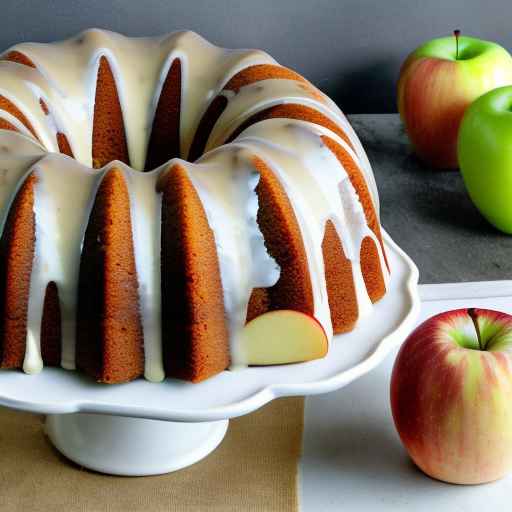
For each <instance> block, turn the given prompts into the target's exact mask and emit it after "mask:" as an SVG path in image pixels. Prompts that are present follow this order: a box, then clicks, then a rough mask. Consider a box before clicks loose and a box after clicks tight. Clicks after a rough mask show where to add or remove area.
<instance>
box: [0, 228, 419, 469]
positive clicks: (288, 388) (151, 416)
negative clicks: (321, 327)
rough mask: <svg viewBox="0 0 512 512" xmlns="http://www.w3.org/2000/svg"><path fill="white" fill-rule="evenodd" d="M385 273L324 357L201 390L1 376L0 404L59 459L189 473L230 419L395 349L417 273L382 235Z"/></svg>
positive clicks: (338, 382)
mask: <svg viewBox="0 0 512 512" xmlns="http://www.w3.org/2000/svg"><path fill="white" fill-rule="evenodd" d="M384 240H385V244H386V249H387V253H388V257H389V260H390V266H391V281H390V284H389V287H388V292H387V294H386V296H385V297H384V298H383V299H382V300H381V301H380V302H379V303H378V304H377V305H376V307H375V311H374V312H373V316H372V317H371V318H370V319H369V320H368V321H366V322H362V323H361V325H360V326H358V327H357V328H356V329H355V330H354V331H352V332H351V333H349V334H344V335H341V336H337V337H335V339H334V340H333V343H332V345H331V348H330V350H329V354H328V356H327V357H326V358H324V359H321V360H318V361H312V362H309V363H302V364H294V365H282V366H274V367H266V368H247V369H244V370H238V371H233V372H230V371H226V372H223V373H221V374H220V375H218V376H216V377H214V378H212V379H210V380H207V381H206V382H203V383H200V384H189V383H185V382H180V381H177V380H172V379H167V380H166V381H165V382H163V383H159V384H155V383H151V382H148V381H145V380H142V379H140V380H137V381H134V382H130V383H128V384H119V385H112V386H107V385H100V384H97V383H95V382H93V381H92V380H90V379H89V378H87V377H84V376H81V375H80V374H78V373H76V372H68V371H66V370H62V369H56V368H46V369H44V371H43V372H41V373H40V374H39V375H35V376H28V375H25V374H23V373H22V372H19V371H1V372H0V405H3V406H5V407H10V408H13V409H20V410H24V411H31V412H36V413H43V414H46V415H47V420H46V431H47V433H48V436H49V438H50V439H51V441H52V442H53V444H54V445H55V446H56V447H57V449H58V450H59V451H61V452H62V453H63V454H64V455H65V456H66V457H68V458H69V459H71V460H73V461H75V462H76V463H78V464H80V465H82V466H85V467H87V468H90V469H93V470H96V471H100V472H103V473H109V474H116V475H133V476H135V475H139V476H140V475H155V474H161V473H167V472H170V471H175V470H178V469H180V468H184V467H186V466H189V465H191V464H193V463H195V462H197V461H199V460H200V459H202V458H203V457H205V456H206V455H208V454H209V453H210V452H211V451H213V450H214V449H215V448H216V447H217V446H218V445H219V443H220V442H221V441H222V439H223V437H224V435H225V433H226V430H227V428H228V420H229V418H234V417H236V416H241V415H243V414H247V413H250V412H252V411H254V410H255V409H258V408H259V407H261V406H262V405H264V404H266V403H268V402H270V401H271V400H273V399H275V398H279V397H284V396H297V395H313V394H318V393H325V392H328V391H333V390H336V389H339V388H341V387H343V386H345V385H347V384H348V383H349V382H351V381H353V380H354V379H356V378H358V377H360V376H361V375H364V374H365V373H367V372H369V371H370V370H371V369H372V368H374V367H375V366H377V365H378V364H379V363H380V362H381V361H382V360H383V359H384V357H385V356H386V354H388V352H389V351H390V350H392V349H393V348H394V347H395V346H396V345H397V344H399V343H401V342H402V341H403V340H404V338H405V336H406V335H407V334H408V332H409V330H410V329H411V328H412V326H413V323H414V320H415V319H416V316H417V314H418V311H419V298H418V293H417V283H418V270H417V268H416V266H415V265H414V263H413V262H412V261H411V259H410V258H409V257H408V256H407V255H406V254H405V253H404V252H403V251H402V250H401V249H400V248H399V247H398V246H397V245H396V244H395V243H394V242H393V241H392V240H391V238H390V237H389V235H388V234H387V233H384Z"/></svg>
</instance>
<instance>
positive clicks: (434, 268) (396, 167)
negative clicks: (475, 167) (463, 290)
mask: <svg viewBox="0 0 512 512" xmlns="http://www.w3.org/2000/svg"><path fill="white" fill-rule="evenodd" d="M349 119H350V122H351V124H352V126H353V127H354V129H355V130H356V132H357V134H358V135H359V138H360V139H361V142H362V144H363V146H364V148H365V149H366V152H367V154H368V158H369V159H370V162H371V164H372V167H373V171H374V173H375V178H376V180H377V186H378V188H379V196H380V204H381V222H382V225H383V226H384V228H385V229H386V230H387V231H388V233H389V234H390V235H391V237H392V238H393V239H394V240H395V242H397V243H398V245H399V246H400V247H402V249H404V250H405V252H407V254H408V255H409V256H410V257H411V258H412V259H413V260H414V262H415V263H416V265H417V266H418V268H419V270H420V283H446V282H462V281H488V280H500V279H512V236H510V235H505V234H503V233H501V232H499V231H498V230H496V229H495V228H494V227H492V226H491V225H490V224H489V223H488V222H487V221H486V220H485V219H484V218H483V217H482V216H481V215H480V213H479V212H478V210H477V209H476V208H475V206H474V205H473V203H472V202H471V200H470V199H469V196H468V195H467V193H466V189H465V187H464V183H463V181H462V177H461V175H460V173H459V172H458V171H433V170H431V169H429V168H428V167H427V166H425V165H424V164H422V163H421V162H419V161H418V160H417V158H416V157H415V156H414V155H413V154H412V151H411V148H410V145H409V143H408V139H407V136H406V135H405V132H404V130H403V126H402V123H401V121H400V118H399V116H398V114H361V115H352V116H349Z"/></svg>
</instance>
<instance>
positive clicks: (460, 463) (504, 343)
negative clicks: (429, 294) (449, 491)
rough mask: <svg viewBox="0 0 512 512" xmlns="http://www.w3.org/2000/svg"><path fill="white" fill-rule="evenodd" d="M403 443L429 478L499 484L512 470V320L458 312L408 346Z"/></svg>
mask: <svg viewBox="0 0 512 512" xmlns="http://www.w3.org/2000/svg"><path fill="white" fill-rule="evenodd" d="M391 409H392V412H393V419H394V421H395V425H396V428H397V430H398V433H399V435H400V438H401V440H402V442H403V444H404V446H405V448H406V449H407V451H408V452H409V455H410V456H411V458H412V460H413V461H414V462H415V464H416V465H417V466H418V467H419V468H420V469H422V470H423V471H424V472H425V473H426V474H427V475H430V476H431V477H433V478H437V479H439V480H443V481H446V482H451V483H459V484H476V483H483V482H489V481H492V480H496V479H498V478H500V477H502V476H503V475H505V474H506V473H507V472H508V471H509V470H510V469H511V468H512V316H510V315H507V314H505V313H499V312H497V311H490V310H486V309H458V310H455V311H447V312H445V313H441V314H439V315H437V316H434V317H432V318H430V319H429V320H427V321H426V322H424V323H423V324H421V325H420V326H419V327H417V328H416V330H414V331H413V332H412V334H411V335H410V336H409V337H408V338H407V340H406V341H405V343H404V344H403V346H402V347H401V350H400V352H399V353H398V356H397V359H396V361H395V365H394V368H393V373H392V376H391Z"/></svg>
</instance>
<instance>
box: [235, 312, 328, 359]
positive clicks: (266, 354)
mask: <svg viewBox="0 0 512 512" xmlns="http://www.w3.org/2000/svg"><path fill="white" fill-rule="evenodd" d="M238 347H239V350H240V352H241V353H242V354H243V359H244V360H245V362H246V364H248V365H250V366H266V365H275V364H289V363H300V362H305V361H312V360H313V359H321V358H322V357H325V356H326V355H327V351H328V348H329V340H328V338H327V334H326V333H325V329H324V328H323V326H322V324H321V323H320V322H319V321H318V320H317V319H316V318H315V317H313V316H310V315H307V314H305V313H302V312H300V311H294V310H291V309H279V310H274V311H269V312H267V313H264V314H262V315H259V316H257V317H256V318H253V319H252V320H251V321H250V322H248V323H247V324H246V325H245V327H244V328H243V329H242V332H241V333H240V335H239V338H238Z"/></svg>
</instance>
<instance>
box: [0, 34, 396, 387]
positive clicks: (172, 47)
mask: <svg viewBox="0 0 512 512" xmlns="http://www.w3.org/2000/svg"><path fill="white" fill-rule="evenodd" d="M12 50H15V51H19V52H21V53H22V54H24V55H26V56H27V57H28V58H29V59H30V60H31V61H32V62H33V63H34V64H35V66H36V68H31V67H28V66H24V65H21V64H18V63H14V62H6V61H0V95H2V96H4V97H5V98H7V99H9V100H10V101H11V102H12V103H14V104H15V105H16V106H17V108H19V109H20V111H21V112H22V113H23V114H24V115H25V117H26V118H27V120H28V122H29V123H30V125H31V126H32V128H33V130H34V131H35V132H36V134H37V137H38V139H39V142H38V143H36V142H34V141H31V140H30V138H33V135H32V134H31V132H30V130H29V129H28V128H27V127H26V126H24V125H23V123H21V122H20V121H19V120H18V119H17V118H16V117H15V116H13V115H11V114H9V113H8V112H6V111H3V110H0V118H2V119H5V120H6V121H8V122H10V123H11V124H13V125H14V126H15V127H16V128H17V129H18V130H19V131H20V132H21V133H22V134H23V135H20V134H16V133H13V132H9V131H6V130H0V221H1V224H2V226H3V224H4V223H5V218H6V215H7V212H8V210H9V206H10V204H11V202H12V200H13V198H14V196H15V194H16V191H17V190H18V188H19V186H20V185H21V183H22V182H23V180H24V177H25V176H27V174H28V173H30V172H32V171H33V172H35V173H36V176H37V178H38V180H37V184H36V188H35V192H36V193H35V206H34V211H35V217H36V247H35V258H34V264H33V272H32V275H31V280H30V298H29V307H28V321H27V350H26V356H25V362H24V369H25V371H27V372H32V373H33V372H37V371H39V370H40V368H41V365H42V362H41V353H40V346H39V345H40V340H39V338H40V329H41V315H42V308H43V299H44V294H45V290H46V286H47V284H48V282H50V281H55V283H56V284H57V286H58V289H59V298H60V301H61V310H62V329H63V350H62V366H64V367H65V368H73V367H74V366H75V361H74V359H75V325H76V318H75V316H76V312H75V309H76V296H77V284H78V271H79V260H80V251H81V246H82V242H83V236H84V232H85V229H86V225H87V220H88V217H89V213H90V211H91V208H92V205H93V202H94V197H95V194H96V191H97V188H98V187H99V184H100V183H101V180H102V179H103V177H104V175H105V173H106V172H108V170H109V169H112V168H113V167H117V168H119V169H121V170H122V172H123V176H124V179H125V180H126V183H127V188H128V191H129V195H130V212H131V222H132V234H133V242H134V253H135V263H136V268H137V276H138V282H139V300H140V308H141V318H142V327H143V334H144V353H145V372H144V373H145V377H146V378H147V379H148V380H152V381H160V380H162V379H163V378H164V370H163V362H162V346H161V332H160V331H161V296H160V295H161V290H160V278H161V276H160V215H161V195H160V194H159V193H157V191H156V183H157V181H158V178H159V176H160V175H161V174H162V172H167V168H169V167H172V165H173V164H175V163H180V164H181V165H183V166H184V167H185V168H186V169H187V172H188V174H189V176H190V178H191V181H192V183H193V185H194V186H195V188H196V190H197V192H198V195H199V197H200V199H201V201H202V203H203V205H204V208H205V211H206V214H207V218H208V222H209V224H210V226H211V228H212V230H213V232H214V235H215V243H216V248H217V253H218V258H219V266H220V273H221V281H222V287H223V294H224V301H225V309H226V316H227V321H228V327H229V334H230V341H231V356H232V361H233V365H234V366H240V365H243V364H244V355H243V354H241V353H240V350H239V349H238V346H237V337H238V333H239V332H240V329H241V328H242V327H243V325H244V323H245V318H246V312H247V303H248V300H249V297H250V294H251V291H252V289H253V288H255V287H269V286H272V285H273V284H275V282H276V281H277V279H278V277H279V269H278V267H277V265H276V263H275V262H274V260H273V259H272V258H271V257H270V256H269V254H268V253H267V251H266V249H265V246H264V242H263V237H262V235H261V232H260V231H259V228H258V226H257V223H256V215H257V209H258V204H257V195H256V193H255V187H256V185H257V182H258V174H257V173H256V171H255V169H254V167H253V164H252V157H253V156H254V155H257V156H259V157H260V158H262V159H263V160H264V161H266V162H267V164H268V165H269V167H270V168H271V169H273V171H274V172H275V174H276V176H277V177H278V179H279V180H280V182H281V183H282V184H283V186H284V188H285V190H286V192H287V194H288V196H289V198H290V202H291V203H292V206H293V208H294V210H295V213H296V215H297V218H298V221H299V226H300V230H301V234H302V236H303V239H304V242H305V247H306V252H307V258H308V263H309V269H310V274H311V278H312V279H311V281H312V286H313V293H314V301H315V316H316V317H317V318H318V319H319V320H320V321H321V323H322V324H323V326H324V328H325V330H326V332H327V333H328V334H329V337H330V336H331V334H332V326H331V321H330V312H329V306H328V299H327V291H326V285H325V278H324V266H323V258H322V251H321V243H322V239H323V235H324V230H325V223H326V221H327V220H328V219H330V220H332V222H333V223H334V225H335V227H336V230H337V232H338V234H339V235H340V239H341V241H342V244H343V249H344V251H345V254H346V255H347V257H348V258H349V259H350V260H351V262H352V270H353V276H354V282H355V287H356V294H357V301H358V307H359V316H360V318H361V317H363V316H365V315H366V314H368V312H369V311H370V310H371V303H370V300H369V298H368V294H367V293H366V288H365V286H364V281H363V279H362V276H361V269H360V263H359V247H360V243H361V240H362V238H364V236H370V237H371V238H372V239H373V240H374V241H375V242H377V240H376V238H375V235H374V234H373V233H372V232H371V231H370V230H369V228H368V226H367V225H366V222H365V220H364V212H363V210H362V207H361V204H360V202H359V200H358V197H357V194H356V192H355V190H354V189H353V187H352V185H351V183H350V181H349V180H348V177H347V174H346V172H345V171H344V169H343V168H342V166H341V165H340V164H339V162H338V161H337V159H336V158H335V157H334V155H333V154H332V153H331V152H330V151H328V150H327V149H326V147H325V146H324V145H323V143H322V141H321V139H320V135H323V134H327V135H329V136H330V137H332V138H333V139H334V140H336V142H338V143H339V144H342V145H343V147H344V148H345V149H346V150H347V151H349V153H350V154H351V156H352V157H353V158H354V159H355V160H356V161H357V163H358V165H359V166H360V167H361V169H362V171H363V173H364V175H365V178H366V180H367V182H368V185H369V188H370V192H371V194H372V198H373V202H374V205H375V208H376V210H377V213H378V195H377V190H376V186H375V181H374V178H373V174H372V171H371V168H370V165H369V162H368V159H367V157H366V155H365V153H364V150H363V148H362V146H361V144H360V142H359V140H358V139H357V136H356V135H355V133H354V131H353V130H352V128H351V127H350V125H349V123H348V121H347V120H346V118H345V117H344V115H343V114H342V113H341V111H340V110H339V109H338V108H337V106H336V105H335V104H334V102H332V101H331V100H330V99H329V98H328V97H327V96H325V95H324V94H322V93H321V92H320V91H318V90H317V89H315V88H314V87H313V86H311V85H310V84H307V83H303V82H298V81H294V80H287V79H279V80H277V79H267V80H263V81H260V82H257V83H253V84H250V85H247V86H244V87H241V88H240V90H239V91H238V92H237V93H233V92H230V91H224V90H223V87H224V86H225V85H226V83H227V82H228V81H229V80H230V78H232V77H233V76H234V75H235V74H236V73H237V72H239V71H240V70H242V69H244V68H246V67H248V66H251V65H255V64H277V63H276V62H275V61H274V60H273V59H272V58H271V57H270V56H269V55H267V54H266V53H264V52H261V51H258V50H228V49H223V48H219V47H216V46H214V45H212V44H210V43H208V42H207V41H205V40H204V39H202V38H201V37H200V36H198V35H197V34H194V33H193V32H176V33H172V34H170V35H168V36H163V37H157V38H127V37H124V36H121V35H119V34H115V33H112V32H108V31H102V30H88V31H86V32H83V33H81V34H79V35H78V36H76V37H74V38H72V39H69V40H67V41H62V42H59V43H53V44H36V43H24V44H21V45H17V46H15V47H13V48H11V49H10V50H8V51H7V52H5V53H8V52H9V51H12ZM102 56H104V57H106V58H107V60H108V62H109V64H110V67H111V69H112V72H113V75H114V79H115V82H116V86H117V89H118V93H119V99H120V104H121V109H122V112H123V118H124V124H125V130H126V139H127V146H128V151H129V158H130V165H131V168H130V167H128V166H126V165H124V164H121V163H120V162H112V163H111V164H109V165H107V166H106V167H104V168H103V169H101V170H99V171H92V170H90V169H89V168H90V167H91V164H92V131H93V123H94V119H93V117H94V102H95V93H96V77H97V73H98V66H99V63H100V59H101V57H102ZM175 59H179V60H180V62H181V75H182V83H181V107H180V111H181V114H180V152H181V155H188V153H189V150H190V146H191V143H192V140H193V138H194V135H195V132H196V130H197V127H198V124H199V122H200V120H201V118H202V116H203V114H204V113H205V111H206V110H207V108H208V105H209V104H210V102H211V101H212V99H213V98H215V97H216V96H217V95H218V94H223V95H225V96H226V98H227V100H228V102H227V106H226V109H225V110H224V112H223V113H222V114H221V116H220V118H219V119H218V120H217V122H216V124H215V126H214V129H213V131H212V133H211V134H210V137H209V139H208V141H207V151H208V153H207V154H205V155H204V156H203V157H202V158H200V159H199V160H198V161H197V162H196V164H190V163H187V162H185V161H183V160H179V159H174V160H171V161H170V162H168V163H167V164H166V165H165V166H162V167H161V168H159V169H157V170H155V171H152V172H149V173H138V172H136V171H134V169H139V170H140V169H143V166H144V163H145V161H146V151H147V147H148V141H149V137H150V133H151V127H152V123H153V118H154V115H155V111H156V108H157V105H158V100H159V97H160V92H161V90H162V87H163V84H164V82H165V79H166V77H167V74H168V71H169V69H170V66H171V65H172V63H173V62H174V60H175ZM41 99H42V100H43V101H44V103H45V104H46V106H47V107H48V110H49V112H48V113H45V112H44V110H43V108H42V106H41V103H40V100H41ZM282 103H299V104H301V105H306V106H309V107H312V108H314V109H316V110H317V111H319V112H321V113H322V114H324V115H325V116H327V117H328V118H329V119H331V120H332V121H333V122H335V123H337V124H338V125H339V126H340V127H341V128H342V129H343V130H344V131H345V133H346V134H347V137H348V139H349V140H350V142H351V144H352V147H353V148H354V150H355V151H353V150H352V149H351V148H350V147H349V145H348V144H347V143H346V142H345V141H344V140H342V139H341V138H340V137H339V136H338V135H336V134H334V133H333V132H331V131H330V130H328V129H326V128H323V127H320V126H317V125H314V124H312V123H307V122H304V121H298V120H287V119H271V120H267V121H263V122H260V123H258V124H256V125H253V126H251V127H249V128H248V129H247V130H245V131H244V132H243V133H242V134H241V135H239V136H238V137H237V139H236V141H235V142H234V143H233V144H231V145H228V146H222V147H219V146H221V144H223V143H224V142H225V140H226V139H228V138H229V136H230V135H231V134H232V133H233V132H234V131H235V130H236V129H237V127H238V126H240V124H241V123H243V122H244V121H245V120H246V119H248V118H249V117H250V116H251V115H253V114H254V113H256V112H259V111H261V110H263V109H265V108H267V107H270V106H272V105H277V104H282ZM59 132H62V133H64V134H65V135H66V137H67V139H68V141H69V143H70V146H71V149H72V151H73V154H74V156H75V158H76V160H77V162H76V163H75V162H74V161H73V160H71V159H69V158H67V157H64V156H61V155H48V156H46V157H44V155H45V154H46V152H48V153H55V152H58V144H57V139H56V135H57V133H59ZM5 148H6V149H5ZM43 148H44V149H43ZM78 162H79V163H78ZM64 167H65V172H63V168H64ZM376 245H377V248H378V251H379V255H380V258H381V266H382V269H383V271H384V273H385V278H386V279H387V278H388V276H387V272H386V270H385V269H386V267H385V264H384V260H383V254H382V251H381V249H380V246H379V244H378V243H376Z"/></svg>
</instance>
